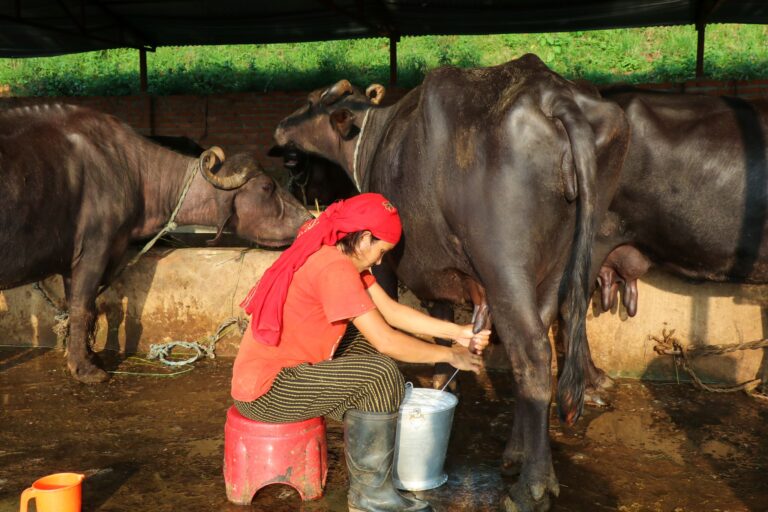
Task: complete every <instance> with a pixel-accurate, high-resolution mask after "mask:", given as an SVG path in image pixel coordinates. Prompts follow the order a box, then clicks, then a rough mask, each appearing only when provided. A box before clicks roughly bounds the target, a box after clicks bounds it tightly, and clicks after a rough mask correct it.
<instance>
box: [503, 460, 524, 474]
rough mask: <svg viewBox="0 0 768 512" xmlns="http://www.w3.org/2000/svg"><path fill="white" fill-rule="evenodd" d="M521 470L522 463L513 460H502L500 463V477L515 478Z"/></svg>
mask: <svg viewBox="0 0 768 512" xmlns="http://www.w3.org/2000/svg"><path fill="white" fill-rule="evenodd" d="M522 470H523V461H522V460H515V459H504V460H502V461H501V475H502V476H506V477H516V476H518V475H519V474H520V472H521V471H522Z"/></svg>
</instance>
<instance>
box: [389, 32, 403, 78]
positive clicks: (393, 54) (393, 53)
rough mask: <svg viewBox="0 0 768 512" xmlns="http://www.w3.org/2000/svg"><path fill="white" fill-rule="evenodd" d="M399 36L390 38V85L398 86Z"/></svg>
mask: <svg viewBox="0 0 768 512" xmlns="http://www.w3.org/2000/svg"><path fill="white" fill-rule="evenodd" d="M399 40H400V36H399V35H390V36H389V85H395V84H397V42H398V41H399Z"/></svg>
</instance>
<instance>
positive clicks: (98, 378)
mask: <svg viewBox="0 0 768 512" xmlns="http://www.w3.org/2000/svg"><path fill="white" fill-rule="evenodd" d="M67 367H68V368H69V372H70V373H71V374H72V376H73V377H74V378H75V380H77V381H79V382H82V383H83V384H99V383H101V382H105V381H106V380H107V379H109V374H108V373H107V372H105V371H104V370H102V369H101V368H99V367H98V366H96V365H95V364H93V363H91V362H90V361H85V362H81V363H80V364H72V363H69V364H67Z"/></svg>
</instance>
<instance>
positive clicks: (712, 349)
mask: <svg viewBox="0 0 768 512" xmlns="http://www.w3.org/2000/svg"><path fill="white" fill-rule="evenodd" d="M674 334H675V330H674V329H672V330H670V331H667V330H666V329H662V331H661V337H658V336H652V335H651V336H648V339H649V340H652V341H655V342H656V345H655V346H654V347H653V350H654V352H656V353H657V354H659V355H667V356H672V357H674V361H675V371H676V372H677V369H678V368H682V369H683V370H685V372H686V373H687V374H688V375H690V377H691V379H692V380H693V383H694V385H695V386H696V387H698V388H699V389H703V390H705V391H709V392H711V393H733V392H735V391H744V392H746V393H747V394H749V395H750V396H755V397H759V398H763V397H762V396H761V395H758V394H756V393H754V391H755V390H756V389H757V387H758V386H760V384H762V382H763V379H761V378H755V379H751V380H748V381H745V382H742V383H740V384H734V385H727V384H717V385H709V384H705V383H704V382H703V381H702V380H701V378H700V377H699V376H698V375H697V374H696V371H695V370H694V368H693V365H692V361H693V359H696V358H698V357H704V356H713V355H721V354H728V353H731V352H735V351H737V350H757V349H761V348H766V347H768V338H764V339H761V340H755V341H748V342H744V343H728V344H722V345H704V346H699V347H690V348H685V347H683V345H682V343H681V342H680V340H678V339H677V338H676V337H674ZM678 382H679V380H678Z"/></svg>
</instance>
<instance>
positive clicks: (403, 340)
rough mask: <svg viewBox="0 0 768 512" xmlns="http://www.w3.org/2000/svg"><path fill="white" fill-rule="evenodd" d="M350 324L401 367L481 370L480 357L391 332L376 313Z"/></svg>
mask: <svg viewBox="0 0 768 512" xmlns="http://www.w3.org/2000/svg"><path fill="white" fill-rule="evenodd" d="M382 292H383V290H382ZM352 323H353V324H355V327H357V328H358V330H360V332H361V333H362V335H363V336H365V338H366V339H367V340H368V341H369V342H370V343H371V345H373V346H374V348H375V349H376V350H378V351H379V352H381V353H382V354H384V355H387V356H389V357H391V358H392V359H396V360H398V361H402V362H404V363H431V364H434V363H448V364H450V365H451V366H453V367H454V368H458V369H460V370H471V371H473V372H475V373H477V372H479V371H480V368H481V367H482V358H481V356H479V355H477V354H473V353H471V352H470V351H469V350H467V349H466V348H465V347H462V346H459V345H456V346H453V347H443V346H441V345H435V344H432V343H428V342H426V341H422V340H419V339H417V338H414V337H412V336H408V335H407V334H404V333H402V332H399V331H397V330H395V329H393V328H392V327H390V325H389V324H388V323H387V322H386V321H385V320H384V317H382V316H381V313H379V311H378V310H377V309H372V310H370V311H368V312H366V313H363V314H362V315H360V316H358V317H357V318H354V319H353V320H352Z"/></svg>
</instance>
